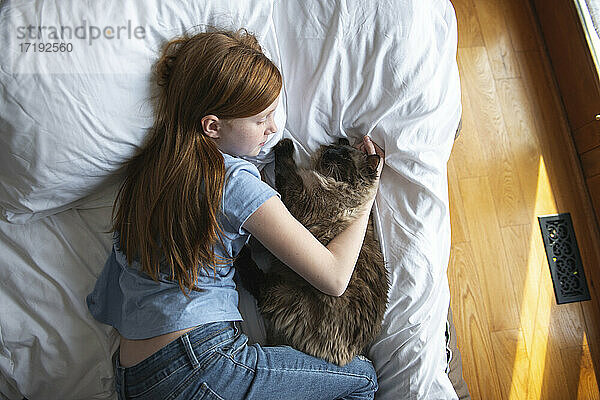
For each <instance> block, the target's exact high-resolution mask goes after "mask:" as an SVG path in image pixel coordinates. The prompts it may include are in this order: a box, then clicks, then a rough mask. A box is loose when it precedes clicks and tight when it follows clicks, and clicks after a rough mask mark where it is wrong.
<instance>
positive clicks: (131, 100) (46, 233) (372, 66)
mask: <svg viewBox="0 0 600 400" xmlns="http://www.w3.org/2000/svg"><path fill="white" fill-rule="evenodd" d="M28 3H32V4H28ZM66 3H69V4H68V6H65V5H64V4H66ZM206 3H207V5H206V6H205V7H203V6H201V5H199V3H197V2H194V3H193V4H194V5H193V6H192V5H191V4H187V2H185V1H178V2H175V1H170V2H158V0H156V1H155V2H145V3H144V5H143V6H144V7H143V9H142V8H141V7H142V6H141V3H138V2H134V1H126V2H123V6H122V7H123V10H125V11H119V9H118V7H117V4H120V2H114V3H110V4H111V5H112V6H109V5H108V2H107V3H102V6H101V7H100V6H98V5H96V6H90V5H88V6H87V7H88V8H89V9H92V10H93V12H92V13H91V14H90V15H88V14H86V13H89V12H90V11H89V10H88V9H86V6H84V5H82V3H80V2H78V1H73V2H72V3H70V2H67V1H66V0H65V2H62V3H61V4H63V8H62V9H61V10H62V11H61V10H54V8H55V7H56V6H55V5H54V3H44V5H42V3H41V2H15V1H11V2H7V3H5V4H4V5H3V6H2V8H0V22H2V21H4V22H6V21H7V20H8V21H9V22H14V21H15V20H18V18H19V17H18V16H19V15H21V14H22V15H25V16H28V15H30V14H28V12H26V11H25V8H24V7H33V10H34V14H33V15H34V16H35V15H37V16H38V19H37V20H36V19H35V18H34V19H33V20H31V21H33V22H31V21H30V23H37V24H40V25H41V24H42V23H44V24H46V25H51V24H52V23H53V20H52V18H51V17H54V18H57V16H62V18H63V19H62V21H63V22H62V23H63V24H65V23H67V22H64V21H65V18H68V16H69V15H70V16H74V15H78V16H79V17H78V18H80V17H81V15H88V16H87V18H90V21H92V22H89V23H96V24H98V25H105V24H108V23H116V22H110V21H109V20H107V19H106V18H105V19H103V20H102V22H94V21H93V19H91V18H93V16H94V15H103V14H102V12H103V11H105V10H110V12H111V13H112V14H110V15H112V16H113V17H114V18H116V16H117V15H119V13H121V14H122V13H123V12H126V15H127V16H130V15H131V16H133V17H132V19H134V20H135V21H136V23H140V24H144V26H146V28H147V29H146V32H147V33H148V37H147V40H146V41H142V42H135V43H131V42H129V43H128V45H132V46H134V47H131V48H128V51H127V52H122V53H111V56H112V57H117V59H119V60H122V61H123V65H128V66H129V65H131V66H132V67H131V68H132V71H134V72H135V73H130V74H125V73H120V72H118V71H115V70H112V68H114V60H113V61H112V62H111V63H109V66H106V67H105V68H106V69H105V70H103V71H102V73H101V74H94V73H91V72H93V71H86V70H85V68H83V67H86V66H87V67H89V68H91V66H90V64H92V63H91V62H89V60H90V57H91V55H90V54H94V53H93V50H92V49H87V50H88V51H92V53H90V54H87V53H86V54H87V55H86V56H85V57H84V59H83V61H82V60H79V62H81V61H82V62H84V64H81V65H78V66H77V68H75V67H74V66H73V65H74V64H70V65H65V66H63V67H64V68H65V70H64V72H65V73H64V74H62V75H50V73H51V72H57V71H56V70H52V69H53V68H54V69H55V68H60V67H61V64H60V62H59V61H56V60H55V61H53V62H48V63H45V62H41V61H43V60H44V59H43V58H39V59H38V61H40V60H41V61H40V64H39V65H37V64H36V65H33V66H32V65H29V66H27V64H20V65H21V67H20V68H25V67H23V65H25V66H26V68H29V69H31V70H30V71H21V72H28V73H27V74H24V75H15V73H14V72H15V71H14V70H13V69H14V68H15V65H16V64H15V63H14V62H15V59H14V57H17V58H18V57H22V55H18V54H17V55H15V54H11V57H3V56H4V55H6V52H7V51H13V50H14V48H12V47H10V48H8V49H6V48H2V49H0V54H2V57H0V85H1V86H0V88H2V92H1V93H0V94H1V97H0V100H1V102H2V103H1V104H0V144H1V145H2V146H0V155H2V157H1V159H0V166H1V167H2V168H0V189H1V190H0V207H1V208H2V210H0V211H2V218H3V219H4V221H1V222H0V254H2V259H0V279H1V280H0V285H1V286H0V288H1V289H0V373H1V374H0V393H2V394H3V395H4V396H5V397H7V398H9V399H13V398H14V399H18V398H20V396H21V395H24V396H26V397H27V398H28V399H30V400H34V399H103V398H114V397H115V396H114V393H113V391H112V365H111V360H110V359H111V355H112V353H113V352H114V350H115V348H116V341H115V339H116V336H115V333H114V331H113V330H112V329H110V328H109V327H107V326H103V325H101V324H99V323H97V322H95V321H94V320H93V318H92V317H91V316H90V315H89V313H88V312H87V309H86V307H85V296H86V295H87V294H88V293H89V291H90V290H91V288H92V286H93V284H94V280H95V278H96V276H97V275H98V274H99V271H100V270H101V268H102V266H103V264H104V261H105V259H106V257H107V255H108V254H109V250H110V243H111V234H110V233H108V232H104V231H106V230H108V229H109V218H110V206H111V205H112V200H113V198H114V194H115V190H116V184H115V183H114V182H111V180H110V179H109V178H111V177H112V178H113V179H114V177H115V176H116V175H115V174H116V171H117V168H118V165H119V163H120V162H121V161H122V160H123V159H125V158H126V157H128V156H129V155H130V154H131V152H132V151H133V150H134V149H135V147H136V146H138V145H139V144H140V142H141V139H142V138H143V132H144V129H145V128H147V127H148V126H149V124H150V123H151V118H150V114H149V108H148V105H147V104H146V103H144V101H143V99H144V98H146V97H147V95H148V93H149V90H148V87H147V86H148V85H147V81H148V74H147V72H146V70H147V69H148V68H149V66H150V65H151V63H152V62H153V60H154V59H155V57H156V55H157V51H158V48H159V44H160V43H161V41H162V40H164V39H165V38H168V37H169V36H172V35H175V34H177V33H179V32H182V31H184V30H186V29H189V28H190V27H191V26H193V25H196V24H200V23H207V22H210V23H218V22H219V21H221V22H223V21H230V23H231V24H233V25H236V24H242V25H245V26H248V27H249V28H250V29H251V30H254V31H255V32H257V33H258V34H259V37H260V39H261V42H262V43H263V45H264V47H265V50H266V51H267V52H268V54H269V55H270V56H271V57H272V58H273V59H274V60H275V61H276V63H277V64H278V65H279V66H280V68H281V71H282V74H283V76H284V91H283V99H282V100H283V101H282V102H281V103H282V105H281V108H280V109H279V110H278V119H279V121H278V122H279V126H280V127H285V129H282V130H281V132H280V133H279V134H277V135H273V137H272V138H271V139H270V140H269V142H268V143H267V145H266V146H265V148H264V149H263V152H262V154H260V155H259V157H257V158H256V159H254V161H255V162H256V163H257V164H259V165H260V166H263V165H265V164H266V163H267V162H269V161H270V159H271V158H270V157H269V155H268V154H266V152H267V151H268V150H269V149H270V148H271V147H272V146H273V145H274V144H275V143H276V142H277V141H278V140H279V139H280V138H281V137H282V136H286V137H291V138H292V139H293V140H294V141H295V143H296V148H297V149H298V152H299V154H298V160H299V162H300V163H301V164H303V163H305V162H306V160H307V158H308V156H309V154H310V153H311V152H312V151H314V150H315V149H316V148H317V147H318V146H319V145H320V144H322V143H328V142H332V141H334V140H335V138H337V137H342V136H345V137H350V138H351V140H353V139H354V138H358V137H360V136H362V135H364V134H369V135H371V137H372V138H373V139H374V140H375V141H376V142H377V143H379V144H381V145H382V147H384V148H385V151H386V167H385V169H384V172H383V176H382V181H381V187H380V192H379V194H378V196H377V201H376V208H375V214H376V226H377V229H378V233H379V235H380V239H381V241H382V243H383V250H384V255H385V259H386V262H387V263H388V268H389V269H390V272H391V277H392V289H391V291H390V294H389V301H390V302H389V307H388V311H387V312H386V316H385V320H384V329H383V332H382V333H381V335H380V336H379V338H378V339H377V340H376V341H375V342H374V343H373V346H372V348H371V350H370V353H369V355H370V357H371V358H372V359H373V361H374V363H375V366H376V369H377V373H378V376H379V385H380V391H379V392H378V394H377V398H378V399H398V398H402V399H453V398H455V397H456V396H455V394H454V391H453V389H452V386H451V384H450V381H449V380H448V377H447V376H446V374H445V373H444V369H445V365H446V363H445V342H444V329H445V321H446V313H447V309H448V304H449V290H448V283H447V278H446V268H447V265H448V259H449V249H450V224H449V214H448V194H447V178H446V162H447V160H448V157H449V154H450V150H451V148H452V143H453V138H454V132H455V130H456V127H457V125H458V120H459V118H460V113H461V107H460V85H459V78H458V70H457V66H456V59H455V56H456V43H457V37H456V18H455V15H454V10H453V9H452V6H451V4H450V2H449V1H447V0H396V1H390V2H387V1H378V2H371V3H365V2H362V1H357V0H356V1H342V0H339V1H333V0H332V1H322V2H315V3H314V4H309V2H302V1H255V2H251V3H247V4H246V5H244V6H238V5H237V2H234V1H231V2H227V4H225V6H219V7H215V6H214V5H215V4H222V3H219V2H211V1H207V2H206ZM138 4H139V5H138ZM209 6H210V7H209ZM69 7H70V8H69ZM94 7H96V8H94ZM228 7H229V8H231V9H233V10H234V11H231V12H230V11H227V8H228ZM242 8H243V9H242ZM65 10H66V11H65ZM67 11H68V12H67ZM35 13H37V14H35ZM65 13H66V14H65ZM203 13H207V14H206V15H204V14H203ZM7 15H10V18H8V19H7ZM39 16H44V18H41V17H39ZM134 17H135V18H134ZM3 18H4V20H3ZM54 23H56V22H54ZM6 26H7V25H6V24H4V28H3V29H4V30H3V32H2V34H4V35H14V32H12V31H10V30H6ZM13 40H14V37H13ZM136 43H138V44H142V43H143V46H142V47H135V45H136ZM12 44H13V45H14V42H13V43H12ZM94 45H95V44H94ZM98 51H99V50H98ZM100 55H102V53H100ZM79 56H81V55H79ZM97 56H98V55H97ZM131 57H133V59H134V60H135V61H137V60H139V63H137V64H136V62H135V61H132V59H131ZM136 57H137V58H136ZM92 59H93V58H92ZM86 60H88V64H85V62H86ZM9 61H10V64H9ZM96 61H97V60H96ZM96 61H94V62H96ZM17 65H18V64H17ZM11 68H13V69H11ZM95 68H98V66H97V65H96V66H95ZM100 68H103V67H100ZM136 71H137V72H136ZM31 72H33V74H32V73H31ZM96 72H97V71H96ZM107 76H108V77H110V78H111V79H109V80H107ZM73 80H76V81H75V83H73ZM53 82H54V84H53ZM111 82H112V84H111ZM144 82H146V83H144ZM58 83H60V85H58ZM19 85H21V86H22V85H26V86H27V85H28V86H27V87H28V88H29V89H30V90H29V91H24V90H20V89H18V88H20V87H21V86H19ZM36 85H37V86H36ZM36 87H37V88H38V89H37V90H36ZM90 88H92V89H93V91H91V92H90V91H89V90H91V89H90ZM40 91H41V93H40ZM44 94H46V97H44ZM107 94H110V96H107ZM60 96H65V97H66V98H65V99H63V100H61V101H58V99H60ZM115 96H116V98H115ZM40 99H42V100H40ZM50 100H52V101H50ZM82 100H85V102H83V103H82ZM115 102H116V103H115ZM113 103H115V104H116V106H118V107H116V106H115V104H113ZM70 107H72V108H74V111H73V110H70ZM98 113H100V115H101V118H100V117H98ZM57 115H68V116H69V118H68V119H67V120H66V121H63V120H61V118H57ZM286 116H287V122H286ZM49 133H50V135H49ZM65 149H66V150H65ZM86 152H91V153H90V154H86ZM84 156H85V157H84ZM88 156H89V157H88ZM90 158H91V159H90ZM65 163H66V164H65ZM66 166H68V168H67V167H66ZM271 166H272V165H271V164H267V171H270V168H271ZM24 222H27V223H25V224H18V223H24ZM241 301H242V304H241V305H240V307H241V308H242V309H243V310H244V313H245V315H252V313H253V312H254V313H256V311H255V310H253V309H252V303H251V301H249V298H247V297H245V296H242V300H241ZM247 322H248V329H249V330H250V333H251V334H252V333H254V335H255V336H256V337H255V339H260V338H259V337H258V336H260V326H259V325H258V324H256V323H255V322H256V321H255V319H254V318H250V319H249V320H248V321H247Z"/></svg>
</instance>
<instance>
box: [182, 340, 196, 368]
mask: <svg viewBox="0 0 600 400" xmlns="http://www.w3.org/2000/svg"><path fill="white" fill-rule="evenodd" d="M180 338H181V343H183V348H184V349H185V352H186V354H187V356H188V358H189V359H190V362H191V363H192V367H193V368H194V369H196V368H198V365H200V363H199V362H198V359H197V358H196V354H194V349H193V348H192V344H191V343H190V338H189V336H188V334H187V333H186V334H184V335H182V336H181V337H180Z"/></svg>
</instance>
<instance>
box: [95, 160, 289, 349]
mask: <svg viewBox="0 0 600 400" xmlns="http://www.w3.org/2000/svg"><path fill="white" fill-rule="evenodd" d="M222 154H223V158H224V160H225V170H226V173H225V186H224V188H223V201H222V207H223V208H222V213H221V214H220V215H219V225H220V227H221V229H222V230H223V233H224V234H225V235H224V236H223V244H224V245H225V249H224V248H223V246H221V244H220V243H219V242H218V241H217V243H216V244H215V253H216V254H217V255H218V256H221V257H229V256H232V257H235V256H236V255H237V254H238V252H239V251H240V249H241V248H242V247H243V246H244V244H245V243H246V242H247V241H248V239H249V238H250V233H249V232H248V231H246V230H245V229H244V228H242V225H243V224H244V222H245V221H246V219H248V217H249V216H250V215H251V214H252V213H253V212H254V211H256V210H257V209H258V208H259V207H260V206H261V205H262V204H263V203H264V202H265V201H266V200H267V199H269V198H271V197H272V196H279V193H277V191H275V189H273V188H271V187H270V186H269V185H267V184H266V183H264V182H263V181H261V179H260V174H259V172H258V169H257V168H256V166H254V165H253V164H251V163H250V162H248V161H245V160H242V159H241V158H237V157H233V156H230V155H228V154H225V153H222ZM225 250H226V251H225ZM233 275H234V268H233V263H230V264H228V265H224V266H223V265H221V266H218V267H217V273H216V276H215V274H214V272H213V270H212V269H211V268H208V269H207V268H199V272H198V280H197V283H196V285H197V286H198V287H200V288H202V289H204V290H203V291H190V292H189V297H186V296H185V295H184V294H183V293H182V292H181V290H180V288H179V285H178V284H177V282H176V281H172V280H170V279H169V275H168V274H164V273H160V274H159V280H158V282H156V281H154V280H153V279H152V278H150V277H149V276H148V275H147V274H145V273H143V272H141V271H140V263H139V259H136V260H134V261H133V263H132V264H131V265H129V264H128V263H127V258H126V256H125V254H124V253H123V252H122V251H121V250H120V246H119V232H114V234H113V246H112V252H111V254H110V256H109V257H108V260H107V261H106V264H105V265H104V268H103V270H102V272H101V274H100V276H99V277H98V280H97V281H96V285H95V287H94V290H93V291H92V293H90V294H89V295H88V296H87V299H86V301H87V305H88V309H89V310H90V313H91V314H92V315H93V316H94V318H96V319H97V320H98V321H100V322H102V323H105V324H108V325H112V326H113V327H115V328H116V329H117V330H118V331H119V333H120V334H121V335H122V336H123V337H125V338H127V339H147V338H150V337H154V336H158V335H162V334H165V333H169V332H173V331H177V330H180V329H185V328H191V327H193V326H196V325H201V324H206V323H209V322H218V321H238V320H241V319H242V317H241V315H240V313H239V311H238V308H237V306H238V293H237V291H236V289H235V283H234V281H233Z"/></svg>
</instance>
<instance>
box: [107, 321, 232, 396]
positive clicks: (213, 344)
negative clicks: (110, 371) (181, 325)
mask: <svg viewBox="0 0 600 400" xmlns="http://www.w3.org/2000/svg"><path fill="white" fill-rule="evenodd" d="M239 335H240V329H239V327H238V326H237V324H236V323H235V322H232V321H225V322H212V323H208V324H204V325H200V326H198V327H196V328H194V329H192V330H191V331H189V332H187V333H185V334H183V335H182V336H180V337H179V338H177V339H175V340H174V341H172V342H171V343H169V344H168V345H166V346H165V347H163V348H162V349H160V350H159V351H157V352H156V353H154V354H153V355H151V356H150V357H148V358H146V359H145V360H143V361H142V362H140V363H139V364H136V365H134V366H132V367H128V368H124V367H122V366H121V365H120V364H119V361H118V356H117V357H116V363H115V365H116V368H115V373H116V374H119V378H118V379H119V380H120V381H121V383H122V386H121V387H124V386H131V385H137V384H139V383H142V382H143V381H144V380H145V378H146V377H148V376H151V375H153V374H155V373H156V372H158V371H160V370H162V369H164V368H165V367H167V368H168V365H172V366H173V367H176V365H174V363H175V364H183V363H189V364H191V366H192V367H193V368H197V367H198V366H199V365H200V364H201V363H202V362H203V360H204V359H205V358H206V357H207V356H209V355H210V354H211V353H212V350H214V349H216V348H217V347H220V346H222V345H223V344H224V343H226V342H230V341H233V340H234V339H235V338H236V337H237V336H239ZM182 355H185V357H182ZM123 383H124V384H123ZM123 398H125V397H124V396H123Z"/></svg>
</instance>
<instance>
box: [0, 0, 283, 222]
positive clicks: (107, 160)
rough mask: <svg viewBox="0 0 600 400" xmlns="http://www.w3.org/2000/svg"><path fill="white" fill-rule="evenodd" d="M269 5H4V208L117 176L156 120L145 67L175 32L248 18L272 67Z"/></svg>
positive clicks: (72, 199) (0, 19)
mask: <svg viewBox="0 0 600 400" xmlns="http://www.w3.org/2000/svg"><path fill="white" fill-rule="evenodd" d="M272 8H273V4H272V1H260V0H252V1H244V2H239V1H236V0H229V1H221V0H208V1H203V2H195V1H191V0H190V1H180V2H163V1H158V0H155V1H152V2H144V4H143V6H142V4H141V3H139V2H138V1H135V0H128V1H114V2H91V3H90V2H81V1H77V0H63V1H60V2H42V1H20V2H7V3H5V4H3V6H2V9H1V13H0V41H1V42H2V43H6V44H7V45H3V46H2V50H1V52H2V56H0V87H1V88H2V90H1V91H0V218H2V219H4V220H6V221H8V222H13V223H25V222H27V221H33V220H35V219H38V218H42V217H44V216H47V215H51V214H54V213H56V212H59V211H61V210H64V209H67V208H70V207H72V206H73V205H75V204H78V203H82V202H85V201H86V200H88V199H86V196H89V195H91V194H93V193H96V192H98V191H99V190H100V189H102V188H104V187H106V186H107V185H109V184H112V183H114V181H115V180H116V179H117V178H118V174H116V172H117V170H118V169H119V167H120V165H121V164H122V162H123V161H125V160H126V159H128V158H130V157H131V156H132V155H133V154H134V153H135V151H136V149H137V147H138V146H139V145H140V144H141V143H142V141H143V139H144V136H145V134H146V130H147V129H148V128H149V127H151V125H152V122H153V121H152V107H151V102H150V100H149V98H150V91H151V87H152V86H151V85H152V84H153V83H152V76H151V66H152V64H153V63H154V62H155V61H156V59H157V58H158V56H159V54H160V49H161V46H162V44H163V43H164V42H165V41H167V40H169V39H171V38H172V37H174V36H177V35H180V34H182V33H184V32H196V31H198V30H202V29H203V26H205V25H213V26H217V27H221V28H228V29H237V28H240V27H245V28H247V29H248V30H249V31H251V32H253V33H255V34H256V35H257V37H258V39H259V41H260V42H261V44H262V46H263V49H264V50H265V53H266V54H267V55H268V56H269V57H270V58H271V59H272V60H273V61H274V62H275V64H276V65H279V64H280V58H279V52H278V48H277V40H276V37H275V31H274V28H273V24H272V16H271V14H272ZM61 35H62V39H59V38H60V37H61ZM52 45H55V47H54V49H53V48H52ZM40 50H45V51H42V52H40ZM53 50H56V51H53ZM280 104H281V106H280V107H279V109H278V110H277V112H276V121H277V123H278V124H279V126H281V127H283V126H284V125H285V116H286V113H285V101H281V102H280ZM273 136H276V135H273ZM279 137H281V136H280V135H279ZM277 139H278V138H277V137H273V138H272V139H271V140H270V143H272V142H274V141H276V140H277ZM268 148H270V147H267V148H265V149H264V150H263V152H262V153H261V154H260V155H259V156H258V157H257V158H255V161H256V162H257V163H260V162H262V158H264V155H265V154H266V150H268Z"/></svg>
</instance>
